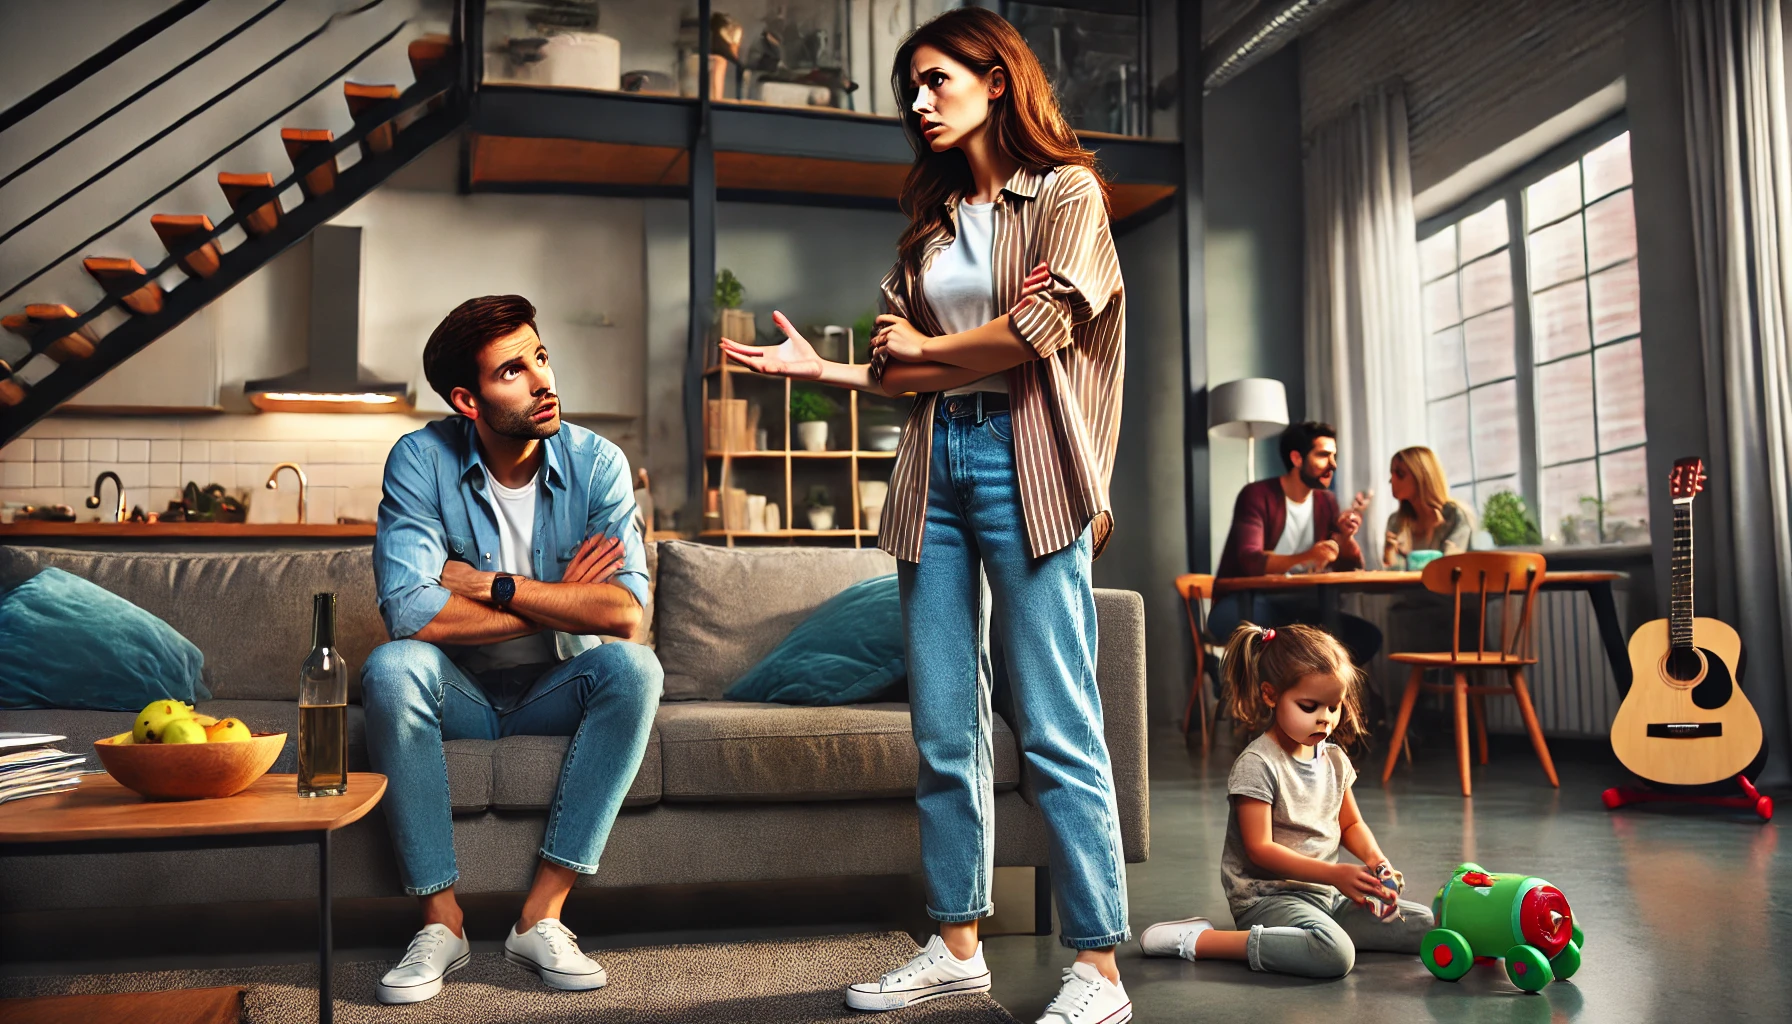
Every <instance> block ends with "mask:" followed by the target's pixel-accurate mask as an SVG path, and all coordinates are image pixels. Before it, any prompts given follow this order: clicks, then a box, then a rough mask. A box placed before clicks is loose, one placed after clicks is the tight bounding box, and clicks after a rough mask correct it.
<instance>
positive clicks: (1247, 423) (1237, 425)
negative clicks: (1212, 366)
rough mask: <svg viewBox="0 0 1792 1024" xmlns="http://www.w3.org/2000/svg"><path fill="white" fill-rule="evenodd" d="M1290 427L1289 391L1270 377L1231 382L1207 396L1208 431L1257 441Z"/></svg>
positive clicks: (1218, 387) (1223, 435) (1216, 388)
mask: <svg viewBox="0 0 1792 1024" xmlns="http://www.w3.org/2000/svg"><path fill="white" fill-rule="evenodd" d="M1287 425H1288V392H1287V390H1286V389H1284V388H1283V387H1282V382H1281V381H1279V380H1272V379H1270V378H1268V377H1245V378H1244V379H1242V380H1229V381H1227V382H1226V383H1224V384H1221V385H1219V386H1217V387H1215V388H1213V389H1212V390H1211V391H1209V392H1208V393H1207V432H1208V433H1210V434H1215V435H1218V436H1219V437H1242V438H1246V439H1248V440H1256V439H1257V438H1259V437H1268V436H1269V435H1271V434H1274V433H1277V432H1279V431H1280V430H1281V429H1282V428H1283V427H1286V426H1287Z"/></svg>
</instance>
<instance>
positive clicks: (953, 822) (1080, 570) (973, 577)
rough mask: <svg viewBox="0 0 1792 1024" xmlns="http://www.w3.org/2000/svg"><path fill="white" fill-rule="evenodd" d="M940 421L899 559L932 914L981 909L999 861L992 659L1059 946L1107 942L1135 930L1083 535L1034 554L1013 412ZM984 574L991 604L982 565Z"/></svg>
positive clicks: (947, 404) (968, 407) (953, 918)
mask: <svg viewBox="0 0 1792 1024" xmlns="http://www.w3.org/2000/svg"><path fill="white" fill-rule="evenodd" d="M939 410H940V411H939V414H938V416H937V418H936V420H935V423H934V426H933V461H932V471H931V479H930V480H929V482H928V495H927V527H926V532H925V534H924V535H923V541H922V546H921V561H920V562H918V563H914V562H901V563H898V569H897V573H898V582H899V584H900V587H901V592H902V619H903V624H904V628H905V630H906V632H907V650H908V676H909V700H910V703H911V710H912V717H913V724H914V732H915V744H916V746H918V747H919V748H920V751H921V773H920V781H919V784H918V785H917V787H916V794H915V799H916V803H917V804H918V806H919V808H920V817H921V861H922V864H923V866H924V868H925V869H926V872H927V890H928V907H927V912H928V914H929V915H930V916H932V917H933V918H934V919H935V920H937V921H949V922H963V921H974V920H976V919H978V918H980V917H984V916H986V915H988V914H989V913H990V911H991V909H992V907H991V904H990V875H991V872H992V871H993V870H994V862H995V834H994V828H995V806H994V805H995V792H994V788H993V785H994V775H993V770H992V762H993V760H994V757H993V745H992V742H991V734H990V715H991V710H990V678H991V673H990V668H989V660H988V658H987V657H985V650H986V647H985V639H986V637H988V636H989V631H990V626H991V620H992V618H993V626H994V634H995V636H996V637H998V638H999V643H1000V650H999V652H998V654H999V655H1000V656H1001V658H1002V661H1003V662H1004V663H1005V667H1006V670H1007V677H1008V678H1009V679H1010V680H1011V681H1012V689H1013V701H1014V720H1013V723H1012V724H1013V726H1014V732H1015V735H1016V737H1017V738H1018V740H1019V741H1020V751H1021V761H1022V764H1023V765H1024V769H1025V771H1026V772H1027V775H1028V777H1029V780H1030V782H1031V784H1032V788H1033V790H1034V792H1035V794H1036V795H1035V799H1036V801H1037V803H1038V806H1039V809H1040V812H1041V813H1042V814H1043V815H1044V817H1045V823H1046V826H1047V830H1048V831H1049V833H1050V838H1051V867H1052V877H1053V882H1054V887H1055V888H1056V890H1057V902H1058V909H1059V913H1060V914H1061V915H1062V917H1063V928H1062V930H1061V936H1062V938H1061V941H1062V942H1063V943H1064V944H1065V945H1066V946H1070V947H1071V948H1073V949H1099V948H1102V947H1105V946H1112V945H1115V944H1117V943H1121V942H1124V941H1126V940H1127V938H1129V937H1130V935H1131V932H1130V931H1129V930H1128V929H1127V924H1126V870H1125V860H1124V856H1123V854H1122V851H1121V845H1120V814H1119V810H1118V809H1117V807H1116V805H1115V801H1114V773H1113V769H1112V767H1111V765H1110V764H1109V761H1108V749H1107V741H1106V739H1105V738H1104V736H1103V734H1102V722H1101V696H1100V694H1099V692H1098V691H1097V690H1096V685H1095V644H1096V629H1095V594H1094V590H1093V588H1092V584H1091V582H1090V575H1089V561H1090V554H1089V547H1090V542H1089V534H1088V532H1087V531H1085V532H1084V533H1083V536H1082V538H1081V539H1080V540H1078V541H1077V542H1076V543H1075V544H1072V545H1071V546H1070V547H1067V548H1064V549H1062V550H1060V551H1056V552H1053V553H1052V554H1049V555H1046V556H1045V557H1043V558H1033V557H1032V556H1031V555H1030V554H1029V553H1028V549H1027V537H1026V527H1025V524H1024V522H1023V520H1022V517H1021V506H1020V492H1019V485H1018V483H1017V480H1016V475H1015V469H1014V443H1013V434H1012V427H1011V425H1010V422H1009V415H1008V413H1006V412H998V413H996V414H994V415H992V416H988V417H987V418H981V417H980V415H979V409H978V403H977V400H976V399H975V398H974V397H964V396H955V397H952V398H946V399H942V400H941V401H940V403H939ZM979 567H981V568H982V570H983V572H984V574H985V575H986V576H987V578H988V581H989V587H988V594H989V601H988V602H987V603H986V602H985V599H984V593H985V591H984V588H983V585H982V583H981V580H980V579H979V574H978V569H979Z"/></svg>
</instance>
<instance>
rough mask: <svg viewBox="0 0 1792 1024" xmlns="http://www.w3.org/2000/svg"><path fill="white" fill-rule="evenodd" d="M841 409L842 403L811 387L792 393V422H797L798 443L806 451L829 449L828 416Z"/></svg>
mask: <svg viewBox="0 0 1792 1024" xmlns="http://www.w3.org/2000/svg"><path fill="white" fill-rule="evenodd" d="M839 411H840V403H839V402H836V401H834V400H833V399H832V398H829V397H828V396H827V395H824V394H822V393H821V392H819V391H815V390H813V389H810V388H802V389H800V390H795V391H792V392H791V393H790V422H792V423H794V424H796V439H797V443H798V444H800V445H802V446H803V451H806V452H825V451H827V450H828V418H829V417H830V416H833V415H835V414H836V413H838V412H839Z"/></svg>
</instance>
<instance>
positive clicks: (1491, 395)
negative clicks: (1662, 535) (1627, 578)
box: [1419, 125, 1648, 545]
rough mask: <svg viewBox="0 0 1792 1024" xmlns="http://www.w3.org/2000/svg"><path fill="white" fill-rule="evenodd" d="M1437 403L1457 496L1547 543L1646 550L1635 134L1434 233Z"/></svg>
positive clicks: (1532, 176)
mask: <svg viewBox="0 0 1792 1024" xmlns="http://www.w3.org/2000/svg"><path fill="white" fill-rule="evenodd" d="M1419 258H1420V266H1421V268H1422V272H1423V275H1424V280H1425V286H1424V307H1425V328H1426V332H1427V335H1428V336H1427V340H1426V347H1425V397H1426V401H1427V405H1428V411H1429V423H1430V431H1431V446H1432V447H1433V448H1434V449H1435V450H1436V451H1437V453H1438V456H1439V458H1440V459H1442V461H1443V464H1444V469H1445V471H1446V472H1447V473H1448V474H1449V477H1450V485H1451V486H1450V489H1451V492H1452V494H1454V496H1455V497H1456V498H1457V499H1458V500H1459V501H1462V502H1463V503H1464V504H1472V505H1473V506H1474V507H1475V508H1476V509H1477V510H1478V511H1482V512H1484V511H1485V509H1486V506H1487V499H1488V498H1490V497H1491V496H1492V495H1494V494H1496V493H1498V492H1500V491H1513V492H1515V493H1518V494H1520V495H1521V496H1523V497H1524V499H1525V503H1526V504H1527V505H1528V506H1529V507H1530V508H1532V509H1533V510H1535V513H1536V516H1537V521H1538V526H1539V528H1540V529H1541V531H1542V533H1543V536H1544V539H1545V541H1546V542H1548V543H1551V544H1563V545H1585V544H1599V543H1622V542H1644V541H1646V540H1647V539H1648V480H1647V469H1646V466H1645V461H1644V450H1645V449H1644V443H1645V440H1646V439H1645V437H1644V431H1643V361H1642V344H1641V340H1640V338H1639V335H1640V333H1641V331H1642V327H1641V322H1640V318H1639V316H1638V311H1637V271H1636V267H1637V259H1636V218H1635V215H1634V212H1633V210H1632V205H1631V190H1630V133H1629V132H1628V131H1623V130H1622V128H1621V126H1616V125H1614V126H1611V127H1608V128H1607V129H1605V130H1603V131H1600V132H1597V133H1595V134H1593V135H1592V136H1590V137H1589V138H1588V139H1586V140H1584V141H1583V142H1582V144H1581V145H1580V146H1578V147H1576V148H1575V149H1572V150H1570V151H1569V152H1567V153H1558V154H1556V157H1555V159H1554V160H1546V161H1545V162H1544V163H1543V164H1542V165H1541V166H1539V167H1536V168H1533V169H1531V170H1530V171H1529V172H1528V173H1525V174H1521V175H1520V176H1518V177H1516V178H1514V179H1513V180H1512V181H1510V182H1508V183H1506V184H1505V185H1503V186H1501V187H1500V188H1498V189H1495V190H1494V191H1492V192H1490V193H1488V194H1485V195H1483V196H1481V197H1480V198H1479V199H1478V200H1477V201H1473V202H1471V203H1470V204H1469V205H1468V206H1467V207H1466V208H1464V209H1462V210H1459V211H1456V212H1455V213H1453V214H1450V215H1447V216H1446V217H1444V218H1440V219H1438V220H1436V221H1431V222H1428V223H1427V224H1425V225H1424V226H1423V227H1422V228H1421V230H1420V240H1419Z"/></svg>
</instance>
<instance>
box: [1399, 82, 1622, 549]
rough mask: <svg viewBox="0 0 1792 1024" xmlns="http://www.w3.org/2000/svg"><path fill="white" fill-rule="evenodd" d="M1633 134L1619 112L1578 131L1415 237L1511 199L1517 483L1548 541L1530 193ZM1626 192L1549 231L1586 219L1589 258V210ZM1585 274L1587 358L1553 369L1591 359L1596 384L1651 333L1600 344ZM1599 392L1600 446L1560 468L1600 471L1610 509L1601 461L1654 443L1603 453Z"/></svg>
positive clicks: (1583, 206) (1580, 210)
mask: <svg viewBox="0 0 1792 1024" xmlns="http://www.w3.org/2000/svg"><path fill="white" fill-rule="evenodd" d="M1627 131H1630V118H1629V115H1628V112H1626V111H1620V112H1619V113H1617V114H1615V115H1613V116H1612V117H1609V118H1607V119H1606V120H1604V121H1601V122H1599V123H1598V124H1596V125H1594V126H1592V127H1591V128H1588V129H1585V130H1584V131H1581V132H1577V133H1576V134H1574V135H1572V136H1570V137H1569V138H1567V139H1564V140H1563V141H1562V142H1560V143H1557V144H1556V145H1554V146H1552V147H1550V148H1549V149H1548V150H1547V151H1546V152H1544V153H1543V154H1542V155H1541V156H1539V157H1537V158H1536V159H1534V160H1531V161H1530V162H1529V163H1526V164H1524V165H1523V166H1521V167H1519V168H1518V169H1517V170H1515V171H1513V172H1512V173H1510V174H1508V175H1506V176H1505V177H1503V178H1501V179H1500V180H1499V181H1497V182H1495V183H1493V184H1492V185H1489V186H1487V187H1486V188H1483V189H1480V190H1479V191H1477V192H1475V193H1473V194H1471V195H1470V196H1468V197H1467V198H1466V199H1463V200H1461V201H1460V202H1457V203H1455V204H1453V205H1451V206H1450V207H1449V208H1447V209H1445V210H1443V211H1441V212H1439V213H1436V214H1433V215H1432V216H1430V217H1427V218H1425V219H1424V220H1422V221H1419V222H1418V224H1417V225H1416V230H1415V231H1414V234H1413V242H1414V244H1415V245H1417V244H1419V243H1421V242H1423V241H1424V240H1425V239H1427V238H1430V237H1431V236H1432V235H1435V234H1437V233H1438V232H1439V231H1442V230H1444V229H1445V228H1448V227H1450V226H1452V225H1455V224H1458V223H1460V222H1461V221H1462V220H1464V219H1465V218H1467V217H1469V216H1470V215H1472V214H1475V213H1478V212H1480V211H1481V210H1484V209H1486V208H1487V207H1488V206H1491V205H1492V204H1494V203H1497V202H1499V201H1500V200H1505V202H1506V237H1507V242H1506V254H1507V257H1508V258H1509V259H1510V261H1511V272H1512V333H1513V372H1514V374H1515V385H1516V388H1515V390H1516V392H1517V394H1516V400H1517V404H1518V409H1517V418H1518V437H1519V452H1518V476H1517V479H1518V486H1519V495H1520V496H1521V497H1522V498H1524V502H1525V505H1526V506H1527V507H1528V508H1529V509H1530V510H1531V514H1532V515H1533V516H1535V517H1538V522H1537V526H1538V529H1539V530H1540V531H1541V532H1542V533H1543V535H1544V536H1546V537H1547V536H1548V535H1549V533H1550V530H1549V526H1548V524H1546V523H1544V522H1542V519H1541V517H1542V515H1543V511H1542V500H1541V498H1542V493H1543V487H1542V477H1543V470H1544V467H1543V465H1542V459H1541V453H1540V452H1539V450H1538V441H1537V437H1538V430H1539V420H1538V411H1537V395H1536V390H1537V371H1538V370H1539V369H1540V368H1541V367H1539V366H1538V364H1537V361H1536V344H1535V341H1534V339H1533V337H1532V333H1531V301H1532V298H1533V296H1532V294H1531V268H1530V250H1529V241H1530V234H1529V232H1528V231H1527V229H1526V225H1525V191H1526V190H1527V189H1529V188H1530V187H1531V186H1532V185H1535V184H1537V183H1538V182H1540V181H1542V180H1543V179H1545V178H1547V177H1549V176H1550V175H1552V174H1555V173H1556V172H1557V171H1560V170H1562V169H1563V168H1566V167H1568V166H1570V165H1571V164H1574V163H1577V162H1579V161H1580V160H1581V159H1582V158H1584V157H1586V156H1587V155H1588V154H1589V153H1591V152H1593V150H1595V149H1598V148H1599V147H1600V146H1602V145H1604V144H1605V143H1607V142H1610V141H1611V140H1613V139H1615V138H1617V137H1618V136H1620V135H1622V134H1624V133H1625V132H1627ZM1634 170H1635V165H1634V162H1633V164H1632V178H1631V183H1630V184H1629V185H1627V186H1624V188H1628V189H1630V190H1631V193H1632V195H1633V196H1634V195H1635V189H1636V181H1635V173H1634ZM1624 188H1620V189H1615V190H1613V191H1611V192H1607V193H1605V194H1604V195H1602V196H1599V197H1597V198H1595V199H1593V200H1591V201H1588V200H1587V199H1586V196H1585V195H1584V193H1583V195H1582V196H1581V202H1580V204H1579V206H1577V207H1576V209H1575V212H1574V213H1572V214H1563V215H1562V216H1561V217H1560V218H1557V220H1554V221H1551V222H1549V223H1550V224H1554V223H1559V222H1560V221H1561V220H1566V219H1567V218H1568V217H1570V216H1578V217H1580V218H1581V246H1582V252H1583V254H1584V253H1585V252H1586V244H1587V239H1586V232H1587V227H1586V211H1587V209H1588V208H1590V207H1591V206H1593V205H1594V204H1595V203H1597V202H1599V201H1601V200H1602V199H1605V198H1609V197H1610V196H1612V195H1616V194H1617V193H1618V192H1622V191H1624ZM1633 209H1634V206H1633ZM1548 226H1549V225H1547V224H1545V225H1539V230H1541V229H1542V228H1544V227H1548ZM1641 258H1642V253H1641V245H1640V243H1639V245H1638V253H1637V255H1636V256H1634V257H1632V259H1635V260H1637V261H1639V263H1640V261H1641ZM1614 265H1621V264H1614ZM1582 268H1583V270H1582V280H1584V281H1586V282H1587V290H1588V300H1587V301H1588V303H1589V308H1588V310H1587V317H1588V321H1587V329H1588V337H1587V349H1586V351H1585V352H1584V353H1583V352H1575V353H1572V354H1569V355H1562V356H1557V357H1556V358H1554V359H1552V360H1550V363H1551V364H1554V363H1557V362H1560V361H1563V360H1566V359H1572V358H1576V357H1578V356H1581V355H1585V356H1586V357H1587V358H1588V359H1589V360H1590V361H1591V362H1592V363H1593V367H1592V368H1591V372H1593V373H1594V374H1595V378H1596V377H1597V359H1598V356H1597V354H1598V352H1599V351H1600V350H1601V349H1604V348H1608V347H1613V346H1617V345H1621V344H1623V343H1625V342H1628V341H1632V340H1635V339H1637V338H1640V337H1641V336H1642V334H1643V333H1646V332H1643V331H1639V332H1638V333H1637V334H1626V335H1623V336H1622V337H1619V338H1613V339H1609V340H1607V341H1604V342H1601V341H1599V340H1597V334H1596V326H1595V320H1594V317H1593V310H1592V309H1591V301H1592V298H1591V288H1592V277H1593V274H1594V273H1595V271H1594V270H1592V268H1591V264H1590V262H1588V257H1586V256H1585V255H1583V257H1582ZM1602 269H1610V268H1609V267H1607V268H1602ZM1452 273H1454V274H1456V275H1457V282H1458V283H1457V296H1458V298H1457V301H1458V302H1460V301H1461V274H1462V264H1461V263H1460V262H1458V264H1457V266H1456V269H1455V270H1454V271H1452ZM1423 286H1424V282H1423V280H1422V279H1421V282H1420V287H1421V288H1422V287H1423ZM1422 315H1423V314H1422V312H1421V316H1422ZM1464 322H1465V323H1466V321H1464ZM1425 337H1426V339H1427V340H1429V339H1430V337H1431V331H1430V328H1429V327H1428V326H1427V327H1426V328H1425ZM1463 344H1464V346H1465V347H1464V350H1463V356H1464V358H1465V359H1466V358H1467V355H1468V353H1467V348H1466V344H1467V343H1466V339H1465V340H1464V342H1463ZM1427 372H1429V371H1428V370H1427ZM1501 379H1502V380H1503V379H1504V378H1501ZM1493 383H1497V381H1485V382H1483V384H1493ZM1476 386H1477V385H1473V384H1470V385H1467V386H1466V387H1465V391H1464V393H1465V395H1466V394H1467V393H1468V392H1470V391H1472V390H1473V389H1474V388H1475V387H1476ZM1593 387H1594V395H1595V399H1594V402H1593V410H1592V414H1593V439H1594V440H1593V455H1592V456H1590V457H1589V458H1588V459H1585V460H1581V459H1570V460H1568V461H1567V462H1564V463H1557V465H1569V464H1572V463H1574V462H1580V461H1591V462H1592V463H1593V464H1594V474H1593V475H1594V480H1595V484H1596V486H1597V488H1598V494H1599V500H1600V501H1601V502H1602V503H1603V502H1604V501H1605V474H1604V473H1603V472H1602V471H1601V467H1600V463H1599V460H1600V459H1603V458H1605V457H1607V456H1611V455H1618V454H1622V453H1624V452H1627V451H1631V450H1634V449H1636V448H1643V447H1646V446H1647V445H1648V443H1649V442H1648V438H1647V436H1645V437H1644V439H1643V440H1642V441H1640V442H1637V443H1636V444H1630V445H1623V446H1621V447H1617V448H1613V449H1612V450H1611V451H1603V450H1601V449H1600V447H1599V403H1598V400H1597V394H1598V390H1597V389H1598V383H1597V379H1595V381H1594V384H1593ZM1431 401H1432V399H1431V398H1430V395H1429V393H1427V395H1426V404H1427V406H1429V405H1430V403H1431ZM1470 408H1471V412H1470V420H1469V424H1468V445H1469V464H1470V466H1473V465H1474V452H1475V447H1474V433H1475V430H1474V420H1473V413H1472V408H1473V406H1472V400H1471V406H1470ZM1427 422H1429V415H1427ZM1477 479H1478V477H1477ZM1476 497H1477V504H1479V496H1478V495H1477V496H1476ZM1479 514H1480V510H1479V509H1477V510H1476V515H1477V516H1478V515H1479ZM1602 518H1603V517H1602ZM1601 525H1602V532H1603V523H1602V524H1601ZM1608 546H1609V542H1605V541H1601V542H1600V543H1598V544H1586V543H1584V542H1583V543H1576V544H1572V545H1568V544H1564V545H1561V546H1560V547H1557V548H1554V549H1552V550H1561V551H1571V550H1582V549H1593V548H1600V547H1608Z"/></svg>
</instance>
